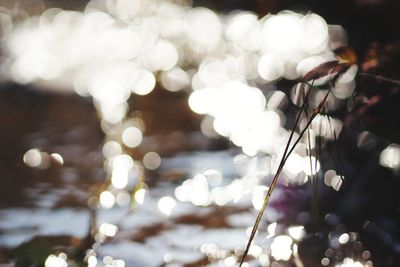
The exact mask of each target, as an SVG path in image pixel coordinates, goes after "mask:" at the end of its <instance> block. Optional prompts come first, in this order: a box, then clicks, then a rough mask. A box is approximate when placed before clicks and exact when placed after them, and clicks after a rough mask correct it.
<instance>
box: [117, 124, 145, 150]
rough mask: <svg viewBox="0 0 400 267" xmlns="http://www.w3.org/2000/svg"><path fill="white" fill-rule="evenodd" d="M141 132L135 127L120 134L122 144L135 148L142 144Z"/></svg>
mask: <svg viewBox="0 0 400 267" xmlns="http://www.w3.org/2000/svg"><path fill="white" fill-rule="evenodd" d="M142 138H143V135H142V132H141V131H140V130H139V129H138V128H136V127H133V126H132V127H128V128H126V129H125V130H124V131H123V132H122V142H124V144H125V145H126V146H127V147H131V148H133V147H137V146H138V145H140V143H141V142H142Z"/></svg>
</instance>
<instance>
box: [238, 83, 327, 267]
mask: <svg viewBox="0 0 400 267" xmlns="http://www.w3.org/2000/svg"><path fill="white" fill-rule="evenodd" d="M310 91H311V88H310V90H309V91H308V93H307V97H308V94H309V92H310ZM329 93H330V90H328V92H327V93H326V95H325V97H324V98H323V99H322V101H321V102H320V103H319V105H318V107H317V108H316V109H315V110H314V111H313V113H312V114H311V117H310V119H309V120H308V121H307V124H306V126H305V127H304V129H303V130H302V131H301V133H300V135H299V137H298V138H297V139H296V141H295V142H294V144H293V145H292V147H291V148H290V149H289V146H290V143H291V140H292V138H293V135H294V132H295V129H296V126H297V124H298V122H299V120H300V115H301V113H302V111H303V109H304V107H305V102H306V101H304V102H303V105H302V106H301V109H300V111H299V114H298V115H297V118H296V122H295V124H294V126H293V129H292V131H291V133H290V136H289V139H288V142H287V144H286V147H285V152H284V154H283V155H282V158H281V161H280V163H279V167H278V170H277V171H276V173H275V176H274V178H273V179H272V182H271V185H270V187H269V188H268V192H267V195H266V196H265V198H264V202H263V205H262V207H261V209H260V211H259V212H258V215H257V218H256V221H255V223H254V226H253V229H252V231H251V234H250V237H249V240H248V242H247V245H246V248H245V251H244V253H243V255H242V258H241V260H240V264H239V267H241V266H242V264H243V262H244V259H245V258H246V256H247V254H248V252H249V249H250V246H251V243H252V241H253V239H254V237H255V235H256V232H257V229H258V226H259V224H260V221H261V218H262V216H263V214H264V211H265V209H266V207H267V205H268V202H269V199H270V197H271V194H272V191H273V190H274V188H275V186H276V183H277V181H278V177H279V175H280V173H281V171H282V169H283V166H284V165H285V163H286V160H287V159H288V157H289V156H290V154H291V153H292V152H293V150H294V148H295V147H296V145H297V144H298V143H299V142H300V140H301V138H302V136H303V135H304V133H305V131H306V130H307V129H308V127H309V126H310V124H311V123H312V121H313V120H314V118H315V117H316V116H317V114H318V113H319V112H320V111H321V109H322V107H323V106H324V104H325V101H326V99H327V98H328V95H329Z"/></svg>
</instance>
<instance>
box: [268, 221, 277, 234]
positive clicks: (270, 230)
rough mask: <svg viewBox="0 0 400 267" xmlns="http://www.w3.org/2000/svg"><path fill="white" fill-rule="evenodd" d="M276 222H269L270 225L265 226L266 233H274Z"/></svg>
mask: <svg viewBox="0 0 400 267" xmlns="http://www.w3.org/2000/svg"><path fill="white" fill-rule="evenodd" d="M277 225H278V224H277V223H276V222H274V223H271V224H270V225H268V227H267V231H268V235H275V231H276V226H277Z"/></svg>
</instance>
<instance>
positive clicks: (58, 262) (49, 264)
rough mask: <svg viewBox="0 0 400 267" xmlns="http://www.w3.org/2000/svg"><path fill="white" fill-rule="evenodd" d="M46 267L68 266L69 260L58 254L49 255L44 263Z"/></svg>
mask: <svg viewBox="0 0 400 267" xmlns="http://www.w3.org/2000/svg"><path fill="white" fill-rule="evenodd" d="M64 255H65V254H64ZM44 266H45V267H67V266H68V265H67V261H66V259H64V257H60V255H59V256H58V257H57V256H56V255H53V254H51V255H49V256H48V257H47V259H46V261H45V263H44Z"/></svg>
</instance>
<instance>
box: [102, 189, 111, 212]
mask: <svg viewBox="0 0 400 267" xmlns="http://www.w3.org/2000/svg"><path fill="white" fill-rule="evenodd" d="M114 204H115V196H114V195H113V194H112V193H111V192H110V191H104V192H102V193H101V194H100V205H101V206H102V207H103V208H105V209H109V208H112V207H113V206H114Z"/></svg>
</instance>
